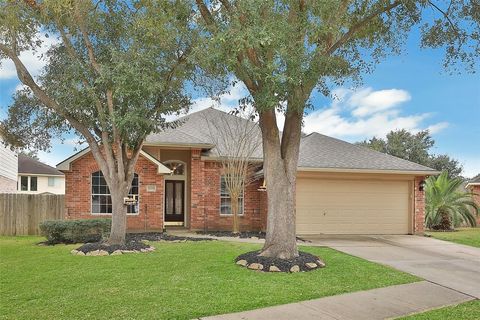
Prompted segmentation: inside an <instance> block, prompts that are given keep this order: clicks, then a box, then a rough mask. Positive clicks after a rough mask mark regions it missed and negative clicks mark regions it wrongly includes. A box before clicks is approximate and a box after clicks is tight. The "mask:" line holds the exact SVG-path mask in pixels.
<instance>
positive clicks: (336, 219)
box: [297, 179, 409, 234]
mask: <svg viewBox="0 0 480 320" xmlns="http://www.w3.org/2000/svg"><path fill="white" fill-rule="evenodd" d="M408 212H409V183H408V181H365V180H319V179H298V181H297V232H298V233H299V234H315V233H317V234H318V233H330V234H335V233H336V234H342V233H344V234H405V233H408Z"/></svg>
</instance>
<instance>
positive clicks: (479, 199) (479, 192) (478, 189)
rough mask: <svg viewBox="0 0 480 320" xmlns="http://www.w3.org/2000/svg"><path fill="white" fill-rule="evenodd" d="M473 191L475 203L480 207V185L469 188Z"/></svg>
mask: <svg viewBox="0 0 480 320" xmlns="http://www.w3.org/2000/svg"><path fill="white" fill-rule="evenodd" d="M469 189H470V190H469V191H471V192H473V193H474V194H475V195H474V196H473V200H474V201H475V203H476V204H477V205H478V206H479V207H480V185H473V186H470V188H469ZM477 226H480V215H479V216H477Z"/></svg>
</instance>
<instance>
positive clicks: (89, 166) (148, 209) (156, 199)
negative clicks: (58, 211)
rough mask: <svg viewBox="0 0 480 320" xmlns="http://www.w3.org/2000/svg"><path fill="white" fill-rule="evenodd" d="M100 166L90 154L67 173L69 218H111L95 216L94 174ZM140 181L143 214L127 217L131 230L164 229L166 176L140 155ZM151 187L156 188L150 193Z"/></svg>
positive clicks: (138, 166) (66, 194) (66, 205)
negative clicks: (93, 204) (92, 184)
mask: <svg viewBox="0 0 480 320" xmlns="http://www.w3.org/2000/svg"><path fill="white" fill-rule="evenodd" d="M98 170H99V168H98V165H97V163H96V162H95V159H94V158H93V156H92V154H91V153H89V154H87V155H85V156H83V157H82V158H80V159H78V160H77V161H74V162H72V164H71V170H70V171H67V172H65V207H66V210H65V214H66V218H67V219H91V218H106V217H110V215H108V214H107V215H101V214H94V215H93V214H92V213H91V212H92V209H91V202H92V199H91V190H92V186H91V181H92V179H91V175H92V173H93V172H96V171H98ZM135 173H137V174H138V181H139V199H140V200H139V213H138V214H136V215H128V216H127V227H128V228H129V229H131V230H161V229H162V228H163V176H162V175H159V174H157V165H156V164H154V163H152V162H151V161H150V160H148V159H146V158H144V157H143V156H140V157H139V159H138V162H137V166H136V167H135ZM147 185H155V187H156V190H155V191H154V192H147Z"/></svg>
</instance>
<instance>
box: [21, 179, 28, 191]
mask: <svg viewBox="0 0 480 320" xmlns="http://www.w3.org/2000/svg"><path fill="white" fill-rule="evenodd" d="M20 190H22V191H28V177H26V176H21V177H20Z"/></svg>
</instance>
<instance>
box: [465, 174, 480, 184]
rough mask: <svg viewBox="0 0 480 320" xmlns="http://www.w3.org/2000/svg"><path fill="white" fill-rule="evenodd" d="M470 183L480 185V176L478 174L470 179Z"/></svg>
mask: <svg viewBox="0 0 480 320" xmlns="http://www.w3.org/2000/svg"><path fill="white" fill-rule="evenodd" d="M468 183H480V174H477V175H476V176H475V177H473V178H472V179H470V180H469V181H468Z"/></svg>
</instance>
